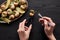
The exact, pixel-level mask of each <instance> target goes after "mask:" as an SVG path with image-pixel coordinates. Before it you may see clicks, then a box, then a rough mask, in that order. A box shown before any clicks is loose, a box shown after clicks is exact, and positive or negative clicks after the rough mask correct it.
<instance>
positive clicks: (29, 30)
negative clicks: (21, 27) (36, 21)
mask: <svg viewBox="0 0 60 40" xmlns="http://www.w3.org/2000/svg"><path fill="white" fill-rule="evenodd" d="M31 29H32V24H31V25H30V26H29V28H28V32H29V33H30V32H31Z"/></svg>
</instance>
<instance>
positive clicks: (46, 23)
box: [44, 20, 48, 28]
mask: <svg viewBox="0 0 60 40" xmlns="http://www.w3.org/2000/svg"><path fill="white" fill-rule="evenodd" d="M44 26H45V28H46V27H48V22H47V21H46V20H44Z"/></svg>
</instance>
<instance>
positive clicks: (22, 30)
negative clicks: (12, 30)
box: [17, 19, 32, 40]
mask: <svg viewBox="0 0 60 40" xmlns="http://www.w3.org/2000/svg"><path fill="white" fill-rule="evenodd" d="M25 23H26V19H25V20H24V21H23V22H21V23H20V24H19V29H18V31H17V32H18V34H19V38H20V40H28V38H29V34H30V31H31V29H32V25H30V26H29V27H26V26H25Z"/></svg>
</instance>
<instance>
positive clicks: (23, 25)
mask: <svg viewBox="0 0 60 40" xmlns="http://www.w3.org/2000/svg"><path fill="white" fill-rule="evenodd" d="M25 22H26V19H24V21H23V22H22V24H21V25H22V28H23V29H24V27H25Z"/></svg>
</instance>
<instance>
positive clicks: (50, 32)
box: [39, 17, 56, 40]
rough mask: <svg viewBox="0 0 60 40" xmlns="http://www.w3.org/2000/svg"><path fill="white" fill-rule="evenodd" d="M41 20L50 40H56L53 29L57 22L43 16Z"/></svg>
mask: <svg viewBox="0 0 60 40" xmlns="http://www.w3.org/2000/svg"><path fill="white" fill-rule="evenodd" d="M39 21H40V22H41V23H42V24H43V25H44V31H45V34H46V35H47V37H48V38H49V40H56V38H55V36H54V34H53V31H54V27H55V23H54V22H53V21H52V19H51V18H49V17H42V18H40V19H39Z"/></svg>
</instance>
